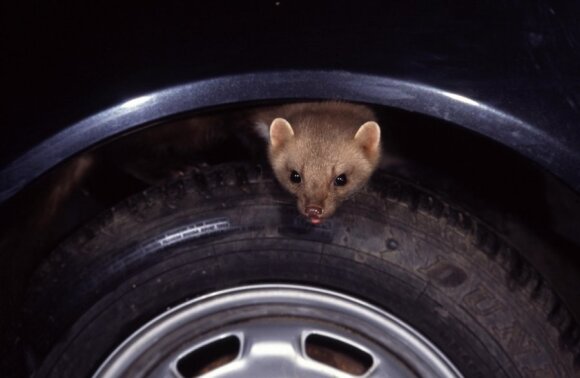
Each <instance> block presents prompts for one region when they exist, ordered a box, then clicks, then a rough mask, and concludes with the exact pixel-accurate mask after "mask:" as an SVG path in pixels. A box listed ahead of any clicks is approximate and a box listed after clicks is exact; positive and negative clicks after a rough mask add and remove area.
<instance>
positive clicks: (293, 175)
mask: <svg viewBox="0 0 580 378" xmlns="http://www.w3.org/2000/svg"><path fill="white" fill-rule="evenodd" d="M290 181H292V182H293V183H294V184H299V183H300V181H302V177H300V173H298V172H296V171H292V173H290Z"/></svg>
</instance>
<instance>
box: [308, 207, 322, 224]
mask: <svg viewBox="0 0 580 378" xmlns="http://www.w3.org/2000/svg"><path fill="white" fill-rule="evenodd" d="M304 212H305V213H306V216H307V217H308V219H309V220H310V222H312V224H319V223H320V222H322V219H321V216H322V213H323V212H324V209H322V207H320V206H316V205H308V206H306V209H305V210H304Z"/></svg>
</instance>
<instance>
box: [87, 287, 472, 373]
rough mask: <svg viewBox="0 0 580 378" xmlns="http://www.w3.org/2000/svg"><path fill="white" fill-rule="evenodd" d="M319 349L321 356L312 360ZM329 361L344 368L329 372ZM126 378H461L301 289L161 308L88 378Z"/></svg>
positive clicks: (349, 307) (359, 304)
mask: <svg viewBox="0 0 580 378" xmlns="http://www.w3.org/2000/svg"><path fill="white" fill-rule="evenodd" d="M315 340H316V343H315ZM224 343H229V344H228V345H229V346H228V347H227V348H228V350H229V357H228V361H226V362H222V363H221V364H218V365H217V366H215V367H208V368H206V369H205V370H202V371H196V373H192V372H191V371H187V369H190V370H191V367H192V366H193V365H195V364H199V363H205V362H206V361H196V360H200V359H201V360H203V359H206V358H207V351H208V350H210V349H211V350H213V349H216V347H215V346H216V345H217V346H220V348H222V349H224V348H223V347H221V345H225V344H224ZM317 343H318V344H317ZM321 343H322V344H321ZM320 345H322V347H320ZM327 345H330V349H328V348H329V347H327ZM212 348H213V349H212ZM321 348H322V349H321ZM337 348H338V349H337ZM321 350H322V351H323V352H324V353H314V352H312V351H321ZM329 350H330V352H328V351H329ZM336 350H339V352H336ZM344 351H346V352H344ZM351 352H352V353H351ZM204 353H205V354H204ZM220 353H221V352H220ZM349 353H351V354H352V356H349V355H348V354H349ZM333 354H334V355H333ZM317 355H322V356H326V357H325V358H319V357H317ZM353 356H354V357H353ZM339 357H340V358H339ZM343 357H344V358H343ZM337 359H338V360H339V362H340V361H347V362H349V361H350V362H349V363H346V364H345V363H337V364H332V363H329V360H330V361H336V360H337ZM353 361H354V363H351V362H353ZM361 361H362V362H361ZM192 364H193V365H192ZM345 365H347V368H345ZM351 366H355V367H356V369H358V370H356V369H355V370H356V371H355V370H352V369H351V368H350V367H351ZM184 367H186V368H187V369H186V368H184ZM363 368H364V371H362V369H363ZM349 369H350V370H349ZM192 374H193V375H192ZM127 376H131V377H175V378H184V377H189V376H203V377H207V378H210V377H211V378H217V377H219V378H222V377H223V378H225V377H344V378H346V377H461V374H460V373H459V371H458V370H457V369H456V368H455V367H454V366H453V364H452V363H451V362H450V361H449V359H447V358H446V357H445V356H444V355H443V354H442V353H441V352H440V351H439V350H438V349H437V348H436V347H435V346H434V345H433V344H432V343H430V342H429V341H428V340H427V339H426V338H425V337H423V336H422V335H421V334H420V333H419V332H417V331H416V330H414V329H413V328H412V327H410V326H409V325H407V324H406V323H404V322H403V321H401V320H400V319H397V318H396V317H394V316H393V315H391V314H389V313H387V312H385V311H383V310H381V309H379V308H377V307H375V306H372V305H370V304H368V303H366V302H363V301H360V300H358V299H355V298H353V297H350V296H346V295H343V294H340V293H337V292H334V291H329V290H324V289H318V288H313V287H307V286H297V285H253V286H244V287H238V288H234V289H229V290H223V291H219V292H215V293H212V294H210V295H206V296H203V297H200V298H196V299H194V300H190V301H188V302H186V303H184V304H182V305H180V306H178V307H175V308H173V309H169V310H168V311H167V312H165V313H164V314H162V315H160V316H158V317H157V318H155V319H153V320H152V321H151V322H149V323H148V324H146V325H145V326H143V327H142V328H141V329H139V330H138V331H136V332H135V333H134V334H132V335H131V336H130V337H129V338H128V339H127V340H126V341H125V342H124V343H122V344H121V345H120V346H119V347H118V348H117V349H116V350H115V351H114V352H113V353H112V354H111V355H110V356H109V357H108V358H107V359H106V360H105V362H104V363H103V364H102V365H101V366H100V367H99V369H98V370H97V372H96V373H95V375H94V377H107V378H109V377H127Z"/></svg>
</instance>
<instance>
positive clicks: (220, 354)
mask: <svg viewBox="0 0 580 378" xmlns="http://www.w3.org/2000/svg"><path fill="white" fill-rule="evenodd" d="M240 348H241V342H240V339H238V337H237V336H233V335H232V336H227V337H225V338H221V339H217V340H214V341H212V342H210V343H208V344H205V345H203V346H201V347H199V348H197V349H195V350H192V351H190V352H189V353H187V354H186V355H184V356H183V357H181V358H180V359H179V360H178V361H177V365H176V368H177V371H178V372H179V373H180V374H181V375H183V376H184V377H199V376H202V375H204V374H207V373H209V372H210V371H212V370H215V369H217V368H219V367H222V366H224V365H227V364H228V363H230V362H232V361H233V360H235V359H236V357H237V356H238V355H239V354H240Z"/></svg>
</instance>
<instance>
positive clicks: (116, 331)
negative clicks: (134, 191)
mask: <svg viewBox="0 0 580 378" xmlns="http://www.w3.org/2000/svg"><path fill="white" fill-rule="evenodd" d="M260 282H279V283H300V284H308V285H312V286H318V287H325V288H330V289H333V290H337V291H341V292H344V293H346V294H350V295H353V296H356V297H359V298H361V299H364V300H366V301H369V302H371V303H373V304H375V305H378V306H380V307H382V308H384V309H386V310H387V311H389V312H391V313H393V314H394V315H396V316H397V317H399V318H401V319H403V320H404V321H405V322H407V323H409V324H411V325H412V326H413V327H415V328H416V329H417V330H419V331H420V332H422V333H423V334H424V335H425V336H426V337H428V338H429V339H430V340H431V341H432V342H433V343H434V344H436V345H437V346H438V347H439V348H440V349H441V350H442V351H443V353H445V354H446V355H447V356H448V358H450V359H451V360H452V362H453V363H454V364H455V365H456V366H457V367H458V368H459V370H461V372H462V373H463V374H464V375H465V376H466V377H491V376H498V377H501V376H504V377H508V376H509V377H518V376H520V377H573V376H577V375H578V374H579V370H578V360H579V355H580V353H579V339H580V333H579V331H578V327H577V325H576V324H575V323H574V322H573V321H572V319H571V317H570V315H569V313H568V312H567V310H566V309H565V308H564V307H563V306H562V305H561V303H560V301H559V300H558V298H557V296H556V295H555V294H554V293H553V292H552V291H551V290H550V289H549V288H548V287H546V285H545V284H544V282H543V280H542V278H541V277H540V276H539V275H538V274H537V273H536V272H535V271H534V270H533V269H532V268H531V267H530V266H529V265H528V264H527V263H526V262H525V261H523V259H522V258H521V257H520V255H519V254H518V253H517V251H515V250H513V249H512V248H511V247H510V246H509V243H508V242H507V241H505V240H503V239H502V237H501V236H500V235H498V234H497V233H496V232H494V231H493V229H492V228H491V227H489V226H487V225H484V224H482V223H481V222H480V221H479V220H477V218H476V217H473V216H471V215H470V214H467V213H466V212H464V211H462V210H460V209H458V208H455V207H454V206H453V205H452V204H450V203H448V202H446V201H444V200H442V199H441V198H437V197H436V196H434V195H432V194H430V193H429V192H428V191H426V190H424V189H421V188H418V187H416V186H414V185H412V184H409V183H407V182H404V181H401V180H399V179H395V178H393V177H390V176H386V175H381V174H377V175H376V177H374V178H373V180H372V181H371V183H370V185H369V188H367V189H365V190H364V191H362V192H360V193H358V194H357V195H355V196H354V197H353V198H352V199H351V200H349V201H347V202H346V203H345V204H343V206H342V207H341V208H340V209H339V210H338V212H337V214H336V215H335V216H334V217H333V218H332V219H330V220H329V221H327V222H325V223H323V224H322V225H319V226H312V225H310V224H309V223H308V222H306V220H305V219H303V218H302V217H301V216H300V215H299V214H298V212H297V211H296V209H295V203H294V200H293V199H292V198H290V197H289V196H288V194H286V193H285V192H283V191H282V190H281V189H280V188H279V186H278V184H277V183H276V182H275V181H274V180H273V179H272V178H271V175H270V173H269V172H267V171H266V170H264V169H263V168H261V167H259V166H255V165H229V166H221V167H217V168H214V169H212V170H210V171H208V172H207V174H204V175H201V174H196V175H194V176H192V177H188V178H186V179H184V180H183V181H179V182H174V183H171V184H168V185H167V186H165V187H161V188H154V189H150V190H147V191H145V192H144V193H142V194H139V195H137V196H135V197H133V198H131V199H129V200H127V201H126V202H125V203H123V204H121V205H119V206H117V207H115V208H113V209H111V210H110V211H108V212H106V213H105V214H103V215H102V216H101V217H99V218H98V219H96V220H95V221H94V222H92V223H91V224H89V225H87V226H85V227H84V228H82V229H81V230H79V231H78V232H77V233H76V234H75V235H73V236H72V237H70V238H69V239H68V241H66V242H65V243H64V244H63V245H62V246H61V247H60V248H59V249H57V250H56V251H55V252H54V253H53V254H52V255H51V256H50V258H49V260H48V261H47V262H46V263H45V264H44V265H43V266H42V268H41V269H40V270H39V271H38V272H37V273H36V275H35V277H34V279H33V281H32V284H31V288H30V291H29V296H28V298H27V305H26V309H25V323H24V329H25V331H26V334H27V337H26V340H25V344H26V348H27V354H28V359H29V361H30V368H31V370H32V371H34V372H35V374H36V375H35V376H38V377H44V376H52V377H57V376H59V377H62V376H87V375H90V374H91V373H92V372H93V371H94V369H96V368H97V367H98V365H99V363H100V362H101V361H102V360H103V359H104V358H105V357H106V356H107V354H108V353H110V352H111V351H112V350H113V349H114V348H115V347H116V345H118V344H119V343H120V342H121V341H122V340H123V339H124V338H126V337H128V336H129V335H130V334H131V333H132V332H134V331H135V330H136V329H137V328H139V327H140V326H141V325H142V324H144V322H146V321H147V320H148V319H151V318H153V317H154V316H157V315H159V314H160V313H162V312H163V311H165V310H166V309H167V308H169V307H171V306H174V305H177V304H179V303H182V302H183V301H185V300H186V299H188V298H193V297H196V296H198V295H200V294H204V293H209V292H212V291H215V290H218V289H223V288H228V287H235V286H238V285H243V284H251V283H260ZM575 361H576V364H575V363H574V362H575Z"/></svg>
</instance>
